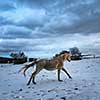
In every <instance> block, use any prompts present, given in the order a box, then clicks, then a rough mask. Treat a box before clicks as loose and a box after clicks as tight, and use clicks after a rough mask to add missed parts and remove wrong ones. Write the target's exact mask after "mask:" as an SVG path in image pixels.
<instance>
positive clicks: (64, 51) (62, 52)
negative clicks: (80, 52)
mask: <svg viewBox="0 0 100 100" xmlns="http://www.w3.org/2000/svg"><path fill="white" fill-rule="evenodd" d="M64 53H70V52H69V51H66V50H63V51H61V52H60V53H59V54H56V55H55V56H54V57H53V58H55V57H58V56H60V55H61V54H64Z"/></svg>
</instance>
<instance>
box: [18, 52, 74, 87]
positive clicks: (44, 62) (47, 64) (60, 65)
mask: <svg viewBox="0 0 100 100" xmlns="http://www.w3.org/2000/svg"><path fill="white" fill-rule="evenodd" d="M65 60H68V61H70V60H71V56H70V53H69V52H68V51H62V52H61V53H60V54H57V55H56V56H54V57H53V58H52V59H50V60H48V59H36V60H35V61H33V62H32V63H31V64H29V65H25V66H24V67H23V68H22V69H21V70H20V71H22V70H23V73H24V75H25V72H26V70H27V69H28V68H30V67H31V66H34V65H36V70H35V71H34V72H33V73H32V75H31V77H30V79H29V81H28V83H27V85H29V84H30V82H31V80H32V82H33V83H34V84H36V82H35V76H36V75H37V74H38V73H39V72H40V71H41V70H42V69H46V70H48V71H52V70H56V69H57V70H58V81H62V80H61V79H60V72H61V70H63V71H64V72H65V73H66V74H67V75H68V77H69V78H72V77H71V76H70V74H69V73H68V72H67V71H66V69H65V68H64V61H65Z"/></svg>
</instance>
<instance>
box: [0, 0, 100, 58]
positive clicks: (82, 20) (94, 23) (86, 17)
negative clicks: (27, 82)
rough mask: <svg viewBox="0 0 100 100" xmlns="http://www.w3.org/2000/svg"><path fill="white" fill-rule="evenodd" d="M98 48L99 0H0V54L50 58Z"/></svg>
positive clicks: (99, 41)
mask: <svg viewBox="0 0 100 100" xmlns="http://www.w3.org/2000/svg"><path fill="white" fill-rule="evenodd" d="M74 46H77V47H79V48H80V49H82V50H83V49H88V50H91V49H92V50H94V51H99V49H100V0H4V1H2V0H0V55H7V54H9V53H10V52H16V51H17V52H18V51H24V52H25V53H26V55H28V56H30V57H49V56H52V55H53V54H55V53H56V52H59V51H61V50H64V49H68V48H70V47H74Z"/></svg>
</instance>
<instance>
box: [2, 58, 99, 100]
mask: <svg viewBox="0 0 100 100" xmlns="http://www.w3.org/2000/svg"><path fill="white" fill-rule="evenodd" d="M23 65H24V64H21V65H13V64H1V65H0V100H100V59H84V60H81V61H72V62H65V68H66V69H67V70H68V72H69V73H70V74H71V75H72V78H73V79H68V77H67V76H66V75H65V73H63V72H62V73H61V79H63V82H58V81H57V72H56V71H52V72H49V71H46V70H43V71H42V72H40V73H39V74H38V75H37V77H36V82H37V84H36V85H34V84H32V83H31V84H30V85H29V86H27V85H26V83H27V81H28V79H29V77H30V75H31V72H32V70H34V69H33V68H31V69H30V70H28V71H27V77H24V76H23V75H22V74H21V73H18V70H19V69H20V68H21V67H23Z"/></svg>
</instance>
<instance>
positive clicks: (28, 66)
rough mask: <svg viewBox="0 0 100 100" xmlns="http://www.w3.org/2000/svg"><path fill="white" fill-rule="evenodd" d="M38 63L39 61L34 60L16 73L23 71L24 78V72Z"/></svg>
mask: <svg viewBox="0 0 100 100" xmlns="http://www.w3.org/2000/svg"><path fill="white" fill-rule="evenodd" d="M38 61H39V59H35V60H34V61H33V62H32V63H30V64H26V65H25V66H24V67H22V68H21V69H20V70H19V71H18V72H19V73H20V72H21V71H23V74H24V76H26V74H25V72H26V71H27V70H28V69H29V68H30V67H32V66H34V65H35V64H36V63H37V62H38Z"/></svg>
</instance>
